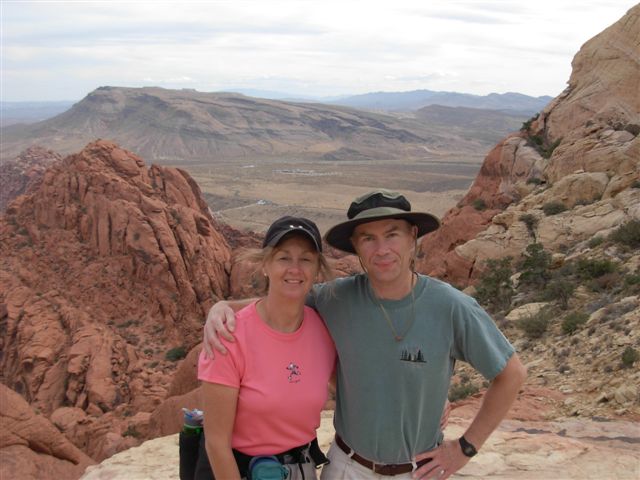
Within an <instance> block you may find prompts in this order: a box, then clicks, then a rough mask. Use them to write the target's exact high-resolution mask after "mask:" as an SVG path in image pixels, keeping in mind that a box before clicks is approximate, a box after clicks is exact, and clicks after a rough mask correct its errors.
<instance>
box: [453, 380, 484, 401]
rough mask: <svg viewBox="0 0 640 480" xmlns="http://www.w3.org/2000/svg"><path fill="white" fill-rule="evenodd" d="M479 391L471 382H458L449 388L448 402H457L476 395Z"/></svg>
mask: <svg viewBox="0 0 640 480" xmlns="http://www.w3.org/2000/svg"><path fill="white" fill-rule="evenodd" d="M479 390H480V389H479V388H478V387H477V386H476V385H475V384H473V383H471V382H460V383H456V384H455V385H451V387H450V388H449V401H450V402H457V401H458V400H462V399H464V398H467V397H469V396H471V395H475V394H476V393H478V391H479Z"/></svg>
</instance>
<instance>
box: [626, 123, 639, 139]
mask: <svg viewBox="0 0 640 480" xmlns="http://www.w3.org/2000/svg"><path fill="white" fill-rule="evenodd" d="M624 130H626V131H627V132H629V133H630V134H632V135H635V136H636V137H637V136H638V135H639V134H640V125H638V124H637V123H627V124H626V125H625V126H624Z"/></svg>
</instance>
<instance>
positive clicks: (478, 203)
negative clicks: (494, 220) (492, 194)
mask: <svg viewBox="0 0 640 480" xmlns="http://www.w3.org/2000/svg"><path fill="white" fill-rule="evenodd" d="M472 205H473V208H475V209H476V210H478V211H480V212H481V211H482V210H486V209H487V202H485V201H484V200H483V199H481V198H476V199H475V200H474V201H473V203H472Z"/></svg>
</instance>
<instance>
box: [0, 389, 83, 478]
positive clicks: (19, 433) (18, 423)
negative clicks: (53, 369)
mask: <svg viewBox="0 0 640 480" xmlns="http://www.w3.org/2000/svg"><path fill="white" fill-rule="evenodd" d="M0 430H2V435H1V436H0V465H2V476H3V478H20V479H25V480H31V479H33V480H47V479H51V480H54V479H55V480H58V479H60V478H69V479H73V478H78V477H79V476H80V474H81V473H82V471H84V469H85V468H86V467H87V466H88V465H90V464H92V463H94V462H93V460H92V459H91V458H89V457H88V456H87V455H85V454H84V453H83V452H82V451H80V450H79V449H78V448H76V447H75V446H74V445H73V444H72V443H71V442H70V441H69V440H68V439H67V438H66V437H65V436H64V435H63V434H62V433H60V431H58V429H57V428H56V427H55V426H54V425H53V424H52V423H51V422H50V421H49V420H47V419H46V418H45V417H43V416H42V415H38V414H36V413H35V412H34V411H33V409H32V408H31V407H30V406H29V405H28V404H27V402H25V400H24V399H23V398H22V397H21V396H20V395H18V394H17V393H16V392H14V391H12V390H10V389H9V388H7V387H6V386H5V385H3V384H0ZM5 476H6V477H5Z"/></svg>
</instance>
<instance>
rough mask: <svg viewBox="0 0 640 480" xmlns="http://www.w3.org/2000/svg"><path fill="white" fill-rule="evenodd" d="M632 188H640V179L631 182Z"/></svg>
mask: <svg viewBox="0 0 640 480" xmlns="http://www.w3.org/2000/svg"><path fill="white" fill-rule="evenodd" d="M631 188H640V180H635V181H634V182H633V183H632V184H631Z"/></svg>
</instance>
